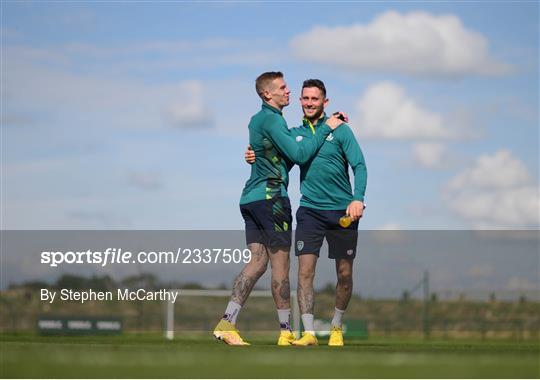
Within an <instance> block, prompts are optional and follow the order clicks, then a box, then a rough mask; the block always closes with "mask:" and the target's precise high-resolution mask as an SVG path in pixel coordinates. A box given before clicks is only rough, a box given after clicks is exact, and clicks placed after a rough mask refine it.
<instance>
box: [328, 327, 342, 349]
mask: <svg viewBox="0 0 540 380" xmlns="http://www.w3.org/2000/svg"><path fill="white" fill-rule="evenodd" d="M328 345H329V346H334V347H339V346H343V345H344V343H343V330H342V329H341V327H337V326H332V331H330V339H328Z"/></svg>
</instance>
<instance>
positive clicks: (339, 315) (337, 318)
mask: <svg viewBox="0 0 540 380" xmlns="http://www.w3.org/2000/svg"><path fill="white" fill-rule="evenodd" d="M343 314H345V310H339V309H338V308H337V307H335V308H334V318H332V326H336V327H341V324H342V323H343V322H342V319H343Z"/></svg>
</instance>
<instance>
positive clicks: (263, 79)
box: [255, 71, 283, 98]
mask: <svg viewBox="0 0 540 380" xmlns="http://www.w3.org/2000/svg"><path fill="white" fill-rule="evenodd" d="M277 78H283V73H282V72H281V71H268V72H266V73H262V74H261V75H259V76H258V77H257V79H255V90H256V91H257V94H259V96H260V97H261V98H262V96H263V95H262V94H263V92H264V90H266V89H267V88H268V86H269V85H270V83H272V81H273V80H274V79H277Z"/></svg>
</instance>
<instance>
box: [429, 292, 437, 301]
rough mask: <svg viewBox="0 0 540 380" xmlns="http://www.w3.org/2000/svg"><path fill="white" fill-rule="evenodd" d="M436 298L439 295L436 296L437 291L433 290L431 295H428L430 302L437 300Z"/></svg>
mask: <svg viewBox="0 0 540 380" xmlns="http://www.w3.org/2000/svg"><path fill="white" fill-rule="evenodd" d="M438 299H439V297H438V296H437V293H435V292H433V293H431V297H430V300H431V302H437V300H438Z"/></svg>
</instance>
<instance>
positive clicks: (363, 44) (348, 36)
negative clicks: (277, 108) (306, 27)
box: [290, 11, 511, 76]
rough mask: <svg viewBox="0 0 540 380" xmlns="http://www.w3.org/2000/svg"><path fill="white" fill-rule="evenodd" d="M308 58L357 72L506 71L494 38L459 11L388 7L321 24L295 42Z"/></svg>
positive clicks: (298, 53)
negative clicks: (492, 47)
mask: <svg viewBox="0 0 540 380" xmlns="http://www.w3.org/2000/svg"><path fill="white" fill-rule="evenodd" d="M290 48H291V49H292V50H293V52H294V54H295V55H296V56H297V57H299V58H301V59H304V60H308V61H313V62H318V63H322V64H327V65H330V66H337V67H344V68H347V69H353V70H368V71H390V72H399V73H404V74H412V75H425V76H465V75H478V74H480V75H500V74H504V73H507V72H509V71H510V70H511V66H510V65H508V64H505V63H501V62H498V61H497V60H495V59H494V58H492V57H491V56H490V53H489V46H488V40H487V39H486V37H484V36H483V35H481V34H480V33H478V32H475V31H473V30H470V29H467V28H466V27H465V26H464V25H463V24H462V22H461V20H460V19H459V18H458V17H456V16H454V15H441V16H436V15H432V14H429V13H426V12H410V13H407V14H400V13H397V12H395V11H388V12H385V13H383V14H381V15H379V16H378V17H377V18H375V19H374V20H373V21H372V22H371V23H369V24H354V25H348V26H337V27H328V26H316V27H314V28H313V29H312V30H310V31H308V32H305V33H303V34H300V35H297V36H295V37H294V38H293V39H292V40H291V41H290Z"/></svg>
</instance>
